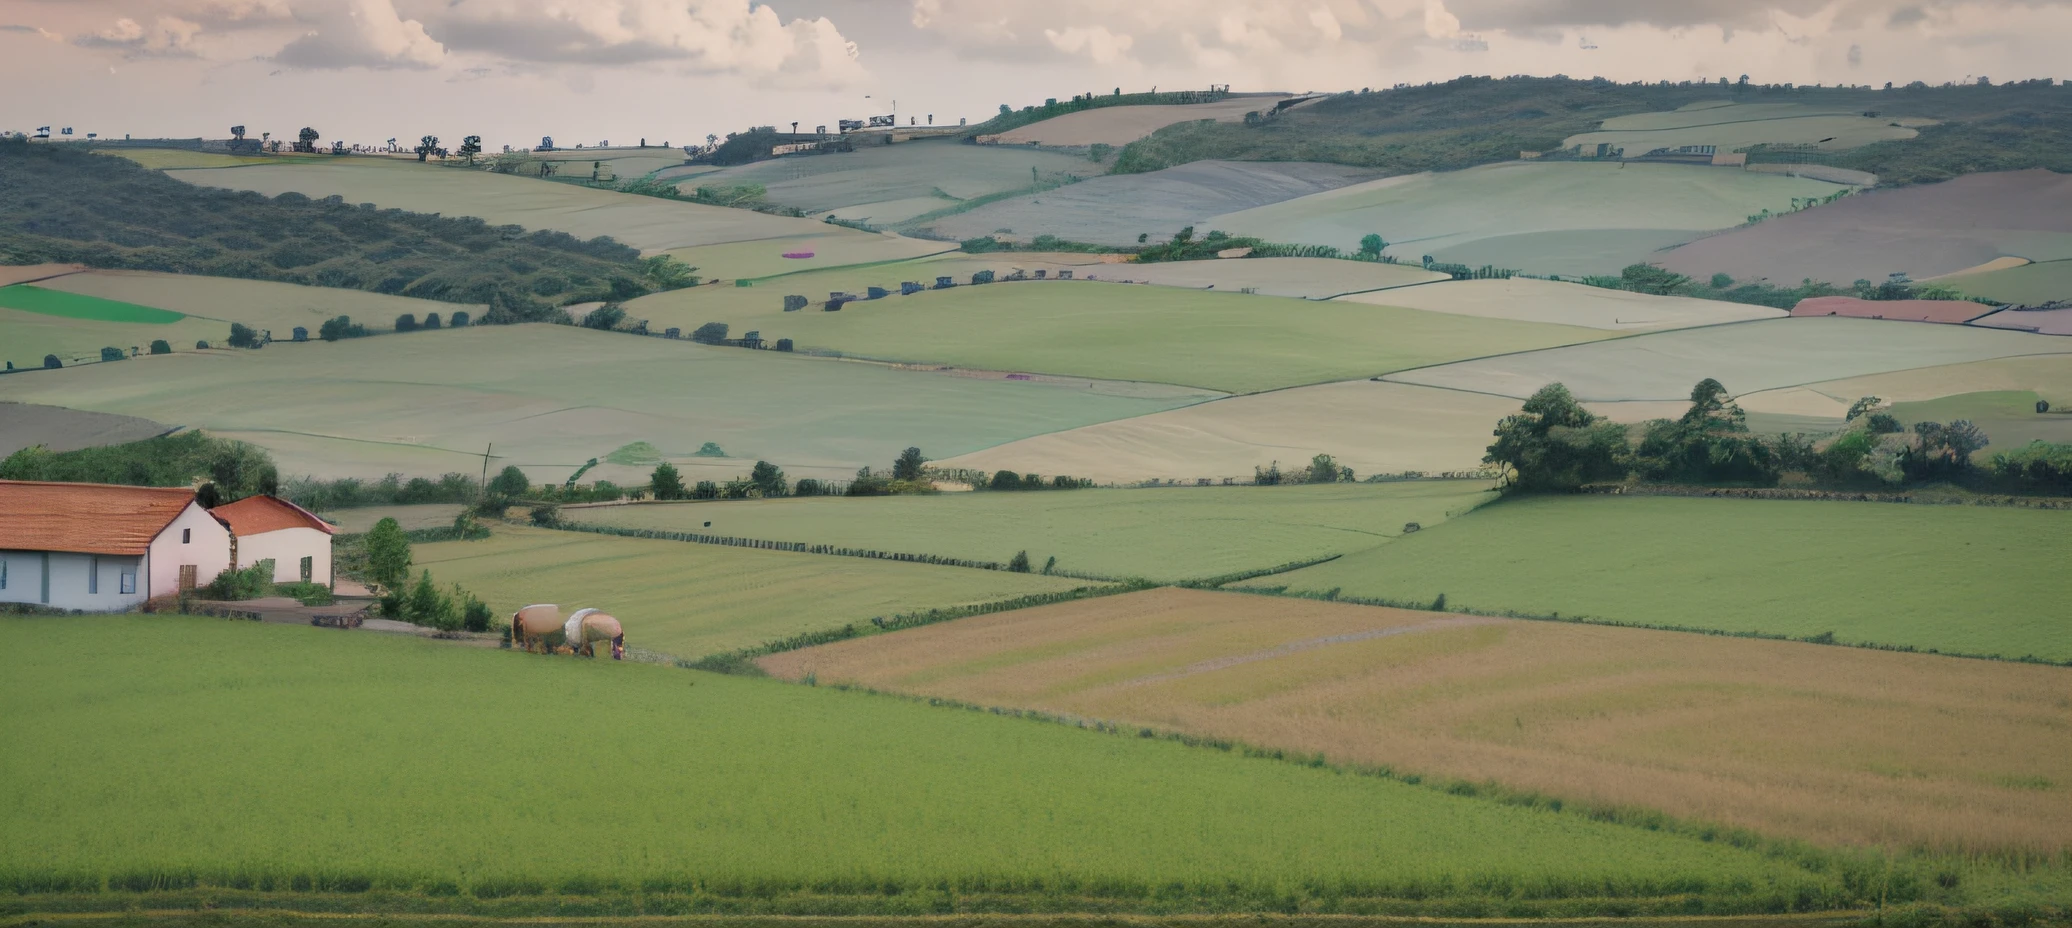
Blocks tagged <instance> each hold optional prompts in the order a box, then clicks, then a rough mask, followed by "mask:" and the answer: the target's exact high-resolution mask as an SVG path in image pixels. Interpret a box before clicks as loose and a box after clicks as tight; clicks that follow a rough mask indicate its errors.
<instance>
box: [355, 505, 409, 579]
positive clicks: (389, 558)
mask: <svg viewBox="0 0 2072 928" xmlns="http://www.w3.org/2000/svg"><path fill="white" fill-rule="evenodd" d="M362 544H363V545H364V546H365V547H366V549H367V579H368V580H369V581H372V582H373V583H374V585H375V586H377V587H379V588H380V589H381V590H382V592H384V593H399V592H401V591H402V589H403V584H404V583H407V582H409V580H410V539H409V538H408V537H406V536H405V535H404V534H403V526H402V525H400V524H398V523H397V522H396V520H395V519H392V518H384V519H382V520H381V521H379V522H376V523H374V528H372V529H370V530H369V531H368V532H367V538H366V540H365V541H364V542H363V543H362Z"/></svg>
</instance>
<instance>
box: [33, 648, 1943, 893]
mask: <svg viewBox="0 0 2072 928" xmlns="http://www.w3.org/2000/svg"><path fill="white" fill-rule="evenodd" d="M0 631H4V632H5V633H6V635H7V637H8V638H9V639H10V640H14V641H18V642H25V643H29V644H28V646H25V647H19V648H15V649H12V650H11V651H10V653H9V655H8V656H7V657H6V658H4V661H5V663H6V667H7V670H6V672H5V673H0V698H4V699H5V702H6V705H7V706H8V710H9V711H8V712H7V713H5V715H4V716H0V739H4V741H5V743H6V744H7V745H8V750H7V751H5V752H0V782H5V783H7V784H8V789H6V790H5V791H0V832H4V833H5V834H6V835H7V836H8V840H7V841H5V842H4V843H0V886H8V887H10V888H13V889H15V890H16V891H22V890H25V889H33V888H36V887H50V886H53V885H57V886H64V887H66V888H69V889H71V890H73V891H74V892H75V893H77V892H82V891H83V892H92V891H95V890H99V889H101V888H102V887H104V886H109V887H131V886H136V887H140V888H141V887H152V886H158V887H164V886H172V887H179V886H184V885H194V884H200V885H204V886H226V887H240V888H250V889H253V890H287V889H290V888H291V887H292V888H295V889H305V888H311V887H313V888H318V889H329V890H331V891H333V892H336V891H338V890H340V889H344V890H347V891H351V890H364V889H370V888H371V889H377V890H386V889H396V890H401V891H405V892H413V891H414V892H418V893H426V894H431V895H439V894H446V895H451V894H453V893H454V892H456V891H458V892H464V893H471V894H475V895H480V896H490V895H525V896H533V895H537V894H540V893H544V892H553V893H555V894H556V895H557V896H560V897H563V898H561V899H543V900H538V902H539V903H540V904H543V905H545V906H547V907H548V909H549V910H550V911H563V912H566V911H569V910H567V909H556V908H554V907H555V906H559V905H564V904H570V903H575V904H580V903H577V902H576V900H572V899H567V898H566V897H570V896H589V895H598V894H604V893H631V892H634V891H638V892H640V893H642V894H643V895H645V896H648V897H651V898H652V897H668V896H669V895H670V894H672V893H676V894H684V895H689V896H693V897H697V896H699V895H701V894H702V896H703V898H706V899H708V900H709V899H712V898H713V897H721V896H724V897H729V898H732V899H734V900H737V904H741V905H746V904H750V903H760V904H761V905H763V906H764V907H765V910H768V909H782V908H786V907H790V908H795V909H798V910H802V911H810V912H816V913H833V912H840V911H843V910H845V909H846V910H856V909H859V908H863V909H866V910H868V909H870V908H876V909H880V910H882V909H887V908H891V909H893V910H894V911H901V912H907V911H926V910H928V909H930V908H932V907H937V906H943V905H946V904H947V905H950V906H952V907H954V906H955V905H956V898H957V897H960V896H961V897H965V898H967V899H968V898H969V897H970V896H971V895H972V894H981V893H996V894H1003V895H1008V896H1010V897H1024V900H1025V901H1024V902H1023V903H1021V904H1023V905H1045V906H1046V907H1052V908H1054V907H1062V906H1070V907H1074V908H1076V909H1077V910H1081V911H1083V910H1085V909H1087V908H1095V909H1114V908H1122V909H1132V908H1151V909H1158V910H1166V911H1172V910H1181V911H1185V910H1188V909H1194V908H1199V907H1218V908H1220V907H1223V906H1232V904H1233V903H1235V905H1234V906H1232V907H1242V908H1247V909H1254V910H1256V909H1260V908H1275V909H1278V908H1281V907H1283V906H1294V905H1297V904H1298V903H1301V904H1304V905H1307V906H1309V907H1311V908H1312V909H1313V908H1314V907H1315V905H1316V904H1317V902H1316V901H1315V900H1319V899H1329V900H1333V901H1332V902H1331V903H1330V904H1333V905H1336V906H1341V907H1343V906H1356V905H1357V904H1358V903H1359V902H1360V901H1361V900H1362V898H1363V897H1364V898H1368V899H1373V898H1376V897H1382V898H1386V899H1388V900H1391V901H1392V902H1391V903H1384V904H1392V905H1393V910H1394V911H1408V912H1417V911H1442V912H1446V913H1448V914H1461V913H1462V912H1463V911H1466V912H1470V913H1475V914H1485V913H1486V914H1497V913H1506V912H1509V913H1522V914H1546V913H1585V912H1603V911H1614V910H1616V911H1620V912H1621V914H1636V913H1645V912H1647V911H1651V910H1659V909H1662V908H1665V907H1669V908H1673V909H1674V911H1677V912H1689V911H1707V912H1713V911H1733V910H1743V911H1749V910H1755V911H1764V910H1768V911H1782V910H1785V909H1799V910H1824V909H1832V908H1839V907H1843V906H1852V905H1862V904H1863V903H1862V902H1861V895H1862V893H1861V892H1860V891H1859V892H1856V893H1847V892H1845V891H1843V890H1842V889H1841V886H1840V884H1841V877H1840V874H1839V873H1838V872H1837V871H1836V869H1835V868H1833V867H1830V868H1828V869H1827V871H1826V872H1825V873H1824V874H1815V873H1813V872H1809V871H1808V870H1805V869H1801V868H1800V867H1799V866H1797V865H1795V864H1794V863H1793V862H1792V859H1793V858H1791V857H1789V856H1786V857H1772V856H1769V855H1766V854H1764V853H1762V852H1760V851H1759V850H1755V849H1742V848H1739V847H1736V846H1734V845H1733V844H1730V843H1728V842H1723V841H1706V840H1701V839H1700V838H1698V837H1697V836H1693V835H1682V834H1676V833H1671V832H1662V831H1651V830H1645V829H1641V828H1635V827H1630V826H1624V825H1615V824H1610V823H1606V822H1599V821H1593V820H1591V819H1589V818H1586V817H1584V816H1581V815H1577V814H1573V813H1561V812H1554V811H1549V810H1546V809H1535V808H1531V807H1519V806H1509V805H1504V804H1500V803H1496V802H1491V801H1489V800H1486V799H1480V798H1473V797H1466V796H1452V795H1447V794H1446V793H1444V792H1441V791H1438V790H1433V789H1429V788H1424V787H1417V786H1410V785H1406V784H1402V783H1396V782H1392V781H1387V780H1382V779H1376V778H1367V777H1357V776H1347V775H1345V774H1342V773H1339V772H1336V771H1333V770H1329V769H1306V768H1304V767H1300V766H1297V765H1293V764H1286V763H1278V762H1273V761H1267V760H1260V759H1251V758H1245V757H1242V756H1236V755H1232V754H1224V753H1219V752H1214V751H1204V750H1199V749H1191V748H1187V747H1184V746H1182V745H1180V744H1177V743H1174V742H1170V741H1162V740H1150V739H1139V738H1133V737H1116V736H1112V735H1104V734H1100V733H1095V732H1089V731H1079V730H1074V729H1072V728H1069V727H1065V726H1059V725H1052V724H1046V723H1041V722H1035V721H1027V720H1019V719H1012V718H1001V717H997V716H993V715H989V714H983V713H973V712H964V711H958V710H954V709H945V708H937V707H930V706H927V705H922V704H918V703H914V702H907V701H903V700H898V699H893V698H888V697H882V696H873V695H867V694H863V693H855V692H838V691H832V690H827V689H816V688H809V687H802V686H789V685H784V684H781V683H777V682H774V681H766V680H756V679H742V678H736V677H725V676H716V675H710V674H699V673H692V672H687V671H681V670H675V669H671V668H667V667H660V666H653V665H642V664H623V663H614V662H612V661H607V660H598V661H585V660H577V659H571V658H554V657H541V656H532V655H521V654H514V653H508V652H499V651H492V650H482V649H475V648H463V647H456V646H453V645H451V644H448V643H444V642H437V641H429V640H424V639H419V638H416V637H412V636H388V635H381V634H377V633H372V632H341V631H335V630H328V629H315V628H307V627H294V626H276V625H260V624H251V623H232V622H225V621H222V620H216V619H192V618H180V617H63V618H7V619H0ZM298 880H299V881H300V882H299V883H298ZM1917 891H1918V890H1917ZM1032 896H1033V897H1041V898H1039V899H1036V900H1027V899H1026V897H1032ZM1463 897H1465V898H1463ZM1607 897H1613V898H1624V899H1634V897H1642V898H1640V899H1637V900H1635V901H1631V902H1620V901H1611V900H1609V899H1608V898H1607ZM1647 897H1653V899H1655V900H1659V901H1650V899H1649V898H1647ZM115 898H117V899H118V900H119V899H120V898H122V897H115ZM346 898H348V899H351V900H353V901H352V904H353V905H359V904H361V903H360V902H359V900H360V899H362V898H365V897H360V896H349V897H346ZM389 898H394V897H389ZM678 898H681V897H680V896H679V897H678ZM1044 900H1048V902H1047V903H1046V902H1045V901H1044ZM1305 900H1308V901H1306V902H1305ZM1418 900H1424V901H1418ZM695 901H696V899H695V898H693V899H692V900H691V902H692V903H695ZM979 901H980V902H981V903H983V899H981V900H979ZM507 902H509V903H510V904H511V905H512V906H514V907H515V906H518V905H523V904H524V901H523V900H507ZM657 904H660V903H659V902H658V903H657ZM996 904H998V903H996ZM1006 904H1007V905H1010V906H1012V905H1015V904H1016V903H1015V902H1014V900H1013V899H1012V898H1010V899H1009V900H1008V901H1007V902H1006Z"/></svg>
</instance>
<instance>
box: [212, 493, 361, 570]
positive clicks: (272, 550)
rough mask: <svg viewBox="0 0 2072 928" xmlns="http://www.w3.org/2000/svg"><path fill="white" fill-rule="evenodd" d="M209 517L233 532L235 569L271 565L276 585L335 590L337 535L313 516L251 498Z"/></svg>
mask: <svg viewBox="0 0 2072 928" xmlns="http://www.w3.org/2000/svg"><path fill="white" fill-rule="evenodd" d="M209 514H210V515H213V516H215V517H216V518H217V519H219V520H221V521H222V522H223V524H224V525H227V526H229V527H230V536H231V541H230V561H231V566H232V567H250V566H252V565H253V564H257V563H259V562H260V561H264V560H268V559H271V560H272V561H273V582H275V583H294V582H296V581H301V582H303V583H320V584H323V585H324V586H330V585H331V536H332V535H333V534H334V533H336V532H337V531H338V530H337V529H336V528H334V527H332V525H331V523H329V522H326V521H324V520H322V519H319V518H317V517H316V515H315V514H313V513H311V512H310V511H309V510H307V509H304V508H302V507H301V506H297V505H295V504H294V503H291V502H288V501H287V500H284V499H279V498H277V497H272V496H247V497H245V498H244V499H241V500H238V501H237V502H234V503H229V504H226V505H222V506H217V507H216V508H214V509H211V510H209Z"/></svg>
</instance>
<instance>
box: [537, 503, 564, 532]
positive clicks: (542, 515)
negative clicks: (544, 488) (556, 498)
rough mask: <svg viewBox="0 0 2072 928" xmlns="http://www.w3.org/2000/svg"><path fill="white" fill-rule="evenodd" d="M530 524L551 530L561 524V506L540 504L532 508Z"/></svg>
mask: <svg viewBox="0 0 2072 928" xmlns="http://www.w3.org/2000/svg"><path fill="white" fill-rule="evenodd" d="M532 524H534V525H537V526H540V527H542V528H552V527H554V526H556V525H559V524H561V506H560V504H558V503H540V504H539V505H537V506H534V507H532Z"/></svg>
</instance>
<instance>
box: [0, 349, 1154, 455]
mask: <svg viewBox="0 0 2072 928" xmlns="http://www.w3.org/2000/svg"><path fill="white" fill-rule="evenodd" d="M715 396H724V397H726V398H727V402H726V403H724V404H720V403H715V402H714V401H713V399H712V398H713V397H715ZM0 399H5V400H18V401H23V402H36V403H52V404H63V405H68V406H71V407H74V408H80V409H90V410H95V411H100V412H112V413H120V414H125V415H135V416H142V417H145V418H158V419H160V420H161V421H167V420H169V421H174V422H179V423H182V424H185V425H189V426H193V427H203V428H208V429H210V430H212V431H217V432H220V433H222V434H225V435H226V436H234V437H239V438H243V439H246V440H251V441H254V442H256V443H258V444H260V445H262V446H264V447H267V448H268V449H270V450H272V451H273V452H274V453H275V455H276V459H277V461H278V462H279V464H280V469H281V472H282V473H283V474H284V475H297V474H313V475H317V476H324V477H339V476H354V477H376V478H378V477H380V476H382V475H384V474H387V473H390V472H392V471H400V472H402V473H404V474H408V475H426V476H432V475H437V474H441V473H445V472H447V471H464V472H469V473H474V472H476V471H478V470H479V469H480V468H481V466H482V459H481V455H482V450H483V448H484V447H485V446H486V445H488V444H490V443H491V442H494V443H495V445H496V460H494V461H492V462H491V463H492V469H494V468H496V467H501V466H503V465H505V464H517V465H518V466H520V467H522V468H525V469H526V470H527V471H528V472H529V473H530V474H531V475H532V477H533V479H534V481H535V482H541V481H545V480H554V481H557V482H558V481H561V480H564V479H566V478H567V477H568V475H569V474H570V473H572V472H573V471H574V470H575V469H576V468H577V467H579V466H581V464H582V462H583V461H584V460H586V459H588V458H592V457H602V456H604V455H605V454H607V453H609V452H610V451H611V450H612V449H614V448H617V447H619V446H621V445H624V444H626V443H627V442H629V441H634V440H644V441H649V442H654V443H655V444H657V445H658V446H659V447H661V448H662V449H663V451H664V452H666V453H667V454H669V455H670V456H671V458H672V460H676V461H678V462H679V463H680V464H682V465H690V464H693V463H707V462H708V461H707V459H696V458H691V457H690V455H691V453H692V452H694V451H695V450H697V449H698V447H699V446H700V445H701V444H702V443H704V442H707V441H715V442H718V443H719V444H720V446H721V447H723V448H725V449H726V450H727V451H728V452H730V453H731V454H733V455H736V460H733V461H728V462H723V466H716V467H712V468H704V467H699V468H695V469H693V468H689V467H687V468H686V479H727V478H730V477H734V476H739V475H741V474H743V473H745V472H746V471H747V469H748V465H749V463H751V462H753V461H754V460H755V459H757V458H766V459H768V460H771V461H773V462H776V463H778V464H780V465H782V466H783V467H784V468H785V469H786V470H787V472H788V473H789V474H790V475H791V476H792V477H793V478H797V477H820V478H839V479H847V478H848V477H850V476H852V475H854V474H855V472H856V468H857V467H859V466H862V465H865V464H868V465H871V466H874V467H884V466H886V465H888V464H890V462H891V461H892V459H893V457H894V456H896V455H897V454H899V452H900V450H901V449H903V448H905V447H907V446H908V445H920V446H922V447H924V448H929V449H932V450H936V451H937V453H939V454H944V455H950V454H959V453H964V452H967V451H975V450H977V449H979V448H984V447H989V446H991V445H996V444H1000V443H1002V442H1007V441H1013V440H1015V439H1018V438H1026V437H1028V436H1030V435H1038V434H1042V433H1045V432H1050V431H1056V430H1058V429H1066V428H1073V427H1076V426H1080V425H1086V424H1089V423H1093V422H1102V421H1107V420H1109V419H1119V418H1127V417H1129V416H1134V415H1141V414H1143V413H1146V412H1155V411H1158V410H1161V409H1169V408H1172V407H1174V406H1177V405H1183V404H1185V403H1187V402H1191V401H1193V399H1194V398H1193V397H1187V396H1184V395H1182V396H1174V395H1170V393H1169V394H1168V395H1161V396H1152V397H1143V396H1136V397H1132V396H1113V395H1106V394H1102V393H1098V392H1095V391H1091V390H1088V389H1085V388H1084V386H1083V385H1082V386H1079V387H1077V388H1074V387H1066V386H1052V385H1049V384H1043V383H1007V382H1000V381H992V382H982V381H975V380H971V379H966V378H953V377H947V376H941V375H934V374H922V373H914V372H907V371H898V370H892V369H888V368H886V367H883V366H878V365H867V364H850V363H842V362H838V361H827V360H819V359H813V358H804V357H796V356H785V355H782V354H778V353H776V352H752V351H743V350H739V349H731V348H708V347H705V346H701V345H694V344H690V343H688V342H680V341H679V342H672V341H667V340H664V339H659V338H639V337H635V336H630V335H614V334H607V333H602V332H593V331H590V330H585V329H576V328H571V327H567V326H554V325H524V326H483V327H477V328H467V329H449V330H443V331H439V332H418V333H413V334H410V335H393V336H383V337H378V338H362V339H350V340H347V341H342V342H337V343H329V344H327V343H321V342H319V343H314V344H305V345H294V344H283V343H279V342H276V343H274V344H273V345H270V346H268V347H266V348H265V349H263V350H259V351H240V352H220V353H219V352H208V353H194V354H175V355H172V356H170V357H160V358H152V359H148V360H139V361H131V362H123V363H116V364H107V365H96V366H94V367H93V368H92V369H91V370H63V371H43V372H37V373H34V374H30V375H23V376H9V377H4V378H0ZM721 471H723V472H721ZM600 475H601V474H600ZM607 479H614V480H617V479H620V478H618V477H610V478H607Z"/></svg>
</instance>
